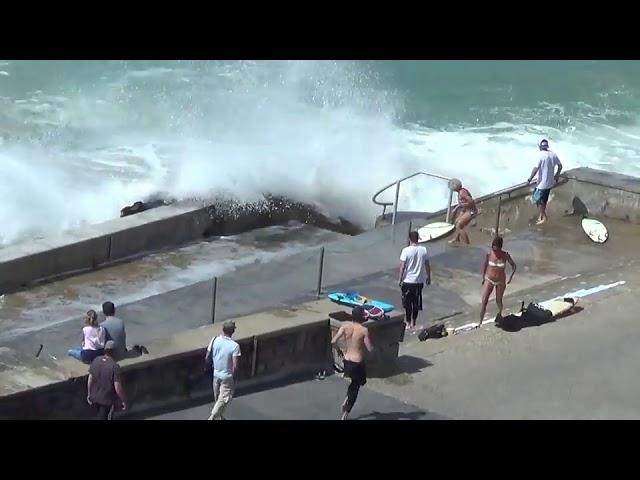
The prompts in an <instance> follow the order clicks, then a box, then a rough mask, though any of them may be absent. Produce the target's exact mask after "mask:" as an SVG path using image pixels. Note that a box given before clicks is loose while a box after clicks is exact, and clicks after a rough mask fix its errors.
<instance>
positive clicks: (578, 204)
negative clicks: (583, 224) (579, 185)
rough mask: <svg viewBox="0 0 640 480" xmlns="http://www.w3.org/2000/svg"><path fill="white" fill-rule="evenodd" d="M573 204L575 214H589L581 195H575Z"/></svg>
mask: <svg viewBox="0 0 640 480" xmlns="http://www.w3.org/2000/svg"><path fill="white" fill-rule="evenodd" d="M571 206H572V207H573V214H574V215H589V209H588V208H587V206H586V205H585V204H584V202H583V201H582V200H580V197H573V201H572V202H571Z"/></svg>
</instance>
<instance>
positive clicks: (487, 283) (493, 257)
mask: <svg viewBox="0 0 640 480" xmlns="http://www.w3.org/2000/svg"><path fill="white" fill-rule="evenodd" d="M507 263H509V265H511V269H512V270H511V275H510V276H509V280H508V281H507V275H506V272H505V267H506V264H507ZM514 273H516V262H514V261H513V259H512V258H511V255H509V252H505V251H504V250H502V237H496V238H494V239H493V242H491V250H490V251H489V252H488V253H487V256H486V257H485V260H484V267H483V268H482V303H481V306H480V324H479V325H478V327H480V326H481V325H482V320H483V319H484V314H485V312H486V311H487V303H488V302H489V297H490V296H491V292H492V291H493V287H496V304H497V305H498V316H500V317H501V316H502V296H503V295H504V291H505V289H506V288H507V285H508V284H510V283H511V279H512V278H513V274H514Z"/></svg>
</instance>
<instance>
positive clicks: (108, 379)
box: [87, 340, 127, 420]
mask: <svg viewBox="0 0 640 480" xmlns="http://www.w3.org/2000/svg"><path fill="white" fill-rule="evenodd" d="M115 351H116V344H115V342H114V341H113V340H109V341H108V342H107V343H106V344H105V346H104V355H102V356H100V357H98V358H96V359H94V360H93V362H91V366H90V367H89V377H88V379H87V403H88V404H89V405H92V406H93V407H94V408H95V409H96V412H97V417H96V419H97V420H111V419H112V418H113V412H114V410H115V409H116V407H117V406H118V402H119V403H120V407H121V408H122V410H126V409H127V404H126V403H125V393H124V388H122V382H121V381H120V365H118V364H117V363H116V361H115V360H114V359H113V356H114V354H115Z"/></svg>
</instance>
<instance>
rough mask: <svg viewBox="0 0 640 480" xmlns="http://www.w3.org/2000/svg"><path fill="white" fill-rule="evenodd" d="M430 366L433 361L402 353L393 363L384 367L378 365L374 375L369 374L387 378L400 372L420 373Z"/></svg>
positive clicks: (373, 376)
mask: <svg viewBox="0 0 640 480" xmlns="http://www.w3.org/2000/svg"><path fill="white" fill-rule="evenodd" d="M431 366H433V363H431V362H429V361H428V360H425V359H424V358H418V357H412V356H411V355H402V356H400V357H398V358H397V359H396V361H395V362H394V363H392V364H389V365H387V366H385V367H378V368H377V369H376V375H371V378H388V377H392V376H394V375H398V374H401V373H407V374H412V373H420V372H422V370H423V369H425V368H428V367H431Z"/></svg>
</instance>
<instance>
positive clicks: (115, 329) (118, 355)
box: [100, 302, 149, 362]
mask: <svg viewBox="0 0 640 480" xmlns="http://www.w3.org/2000/svg"><path fill="white" fill-rule="evenodd" d="M102 313H104V317H105V319H104V321H103V322H102V323H101V324H100V325H101V326H102V327H103V328H104V329H105V330H106V332H107V340H113V342H114V343H115V345H116V347H115V350H114V352H113V358H114V359H115V360H116V362H118V361H120V360H123V359H125V358H135V357H139V356H140V355H142V354H143V353H149V351H148V350H147V349H146V347H144V346H140V345H134V346H133V347H132V348H131V350H127V332H126V330H125V327H124V322H123V321H122V319H120V318H118V317H116V316H115V314H116V306H115V305H114V304H113V302H104V303H103V304H102Z"/></svg>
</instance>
